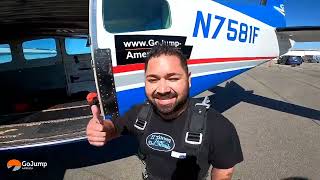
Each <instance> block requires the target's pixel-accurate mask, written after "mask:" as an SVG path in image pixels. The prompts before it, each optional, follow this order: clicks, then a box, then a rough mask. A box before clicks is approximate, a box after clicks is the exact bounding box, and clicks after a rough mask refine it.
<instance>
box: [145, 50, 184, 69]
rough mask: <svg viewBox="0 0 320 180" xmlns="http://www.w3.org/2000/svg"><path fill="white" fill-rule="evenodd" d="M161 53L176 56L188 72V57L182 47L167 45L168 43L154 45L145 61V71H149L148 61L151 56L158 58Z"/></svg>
mask: <svg viewBox="0 0 320 180" xmlns="http://www.w3.org/2000/svg"><path fill="white" fill-rule="evenodd" d="M161 55H167V56H176V57H178V59H179V60H180V64H181V67H182V69H183V70H184V71H185V72H186V73H187V74H188V73H189V70H188V64H187V58H186V56H184V55H183V53H182V52H181V51H180V49H178V48H176V47H173V46H167V45H157V46H154V47H153V48H152V49H151V50H150V52H149V53H148V55H147V57H146V59H145V62H144V71H145V72H146V71H147V67H148V62H149V60H150V59H151V58H156V57H159V56H161Z"/></svg>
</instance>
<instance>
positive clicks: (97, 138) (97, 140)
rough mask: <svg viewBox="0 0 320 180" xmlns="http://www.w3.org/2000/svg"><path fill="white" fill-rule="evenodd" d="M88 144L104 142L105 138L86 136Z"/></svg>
mask: <svg viewBox="0 0 320 180" xmlns="http://www.w3.org/2000/svg"><path fill="white" fill-rule="evenodd" d="M88 140H89V142H105V141H106V138H105V137H95V136H88Z"/></svg>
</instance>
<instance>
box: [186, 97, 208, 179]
mask: <svg viewBox="0 0 320 180" xmlns="http://www.w3.org/2000/svg"><path fill="white" fill-rule="evenodd" d="M193 101H194V102H191V106H192V107H191V108H190V113H191V114H189V117H190V119H189V125H188V126H187V127H186V129H185V132H186V136H185V148H186V151H187V154H189V155H191V156H195V157H196V158H197V160H196V161H197V164H199V166H200V167H201V171H200V172H199V174H198V179H205V177H206V176H207V172H208V169H209V167H210V164H209V163H208V153H209V150H208V148H209V146H208V140H207V138H206V137H204V135H205V133H206V128H207V125H206V123H207V112H208V110H209V108H210V104H209V102H210V100H209V97H205V98H204V100H203V101H202V102H199V101H198V102H197V101H196V100H193Z"/></svg>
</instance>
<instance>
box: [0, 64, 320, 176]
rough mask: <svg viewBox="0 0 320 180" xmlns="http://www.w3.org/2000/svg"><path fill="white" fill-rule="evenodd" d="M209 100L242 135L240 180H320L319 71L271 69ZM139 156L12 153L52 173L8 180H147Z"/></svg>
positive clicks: (113, 147)
mask: <svg viewBox="0 0 320 180" xmlns="http://www.w3.org/2000/svg"><path fill="white" fill-rule="evenodd" d="M206 95H210V100H211V103H212V104H213V106H214V107H215V108H216V109H217V110H218V111H220V112H222V113H223V115H224V116H226V117H227V118H228V119H229V120H230V121H231V122H232V123H233V124H234V125H235V127H236V129H237V132H238V134H239V138H240V141H241V146H242V151H243V154H244V161H243V162H241V163H240V164H238V165H236V168H235V173H234V175H233V179H236V180H238V179H241V180H247V179H253V180H256V179H257V180H260V179H263V180H264V179H268V180H269V179H270V180H273V179H286V180H289V179H292V180H293V179H302V180H311V179H312V180H317V179H320V64H316V63H303V64H302V65H301V66H297V67H291V66H287V65H278V64H275V63H274V62H271V63H265V64H263V65H261V66H258V67H256V68H254V69H251V70H249V71H247V72H246V73H243V74H241V75H240V76H237V77H235V78H233V79H231V80H229V81H227V82H224V83H222V84H220V85H219V86H217V87H215V88H213V89H211V90H209V91H207V92H204V93H203V94H201V95H199V96H198V97H202V96H206ZM135 148H136V142H134V141H132V139H130V137H121V138H120V139H118V140H114V141H112V142H110V143H109V144H108V145H106V146H105V147H102V148H96V147H93V146H91V145H89V144H88V143H87V142H80V143H77V144H67V145H64V146H58V147H51V148H47V149H43V148H38V149H34V150H32V151H31V150H30V151H27V152H26V151H23V152H22V151H19V152H11V154H6V155H5V156H6V158H8V157H16V158H20V159H21V158H27V159H29V160H30V159H33V160H45V161H46V162H47V163H48V166H47V167H46V170H41V172H40V171H38V172H37V171H34V172H33V174H32V172H29V173H24V174H23V172H20V174H19V176H18V175H13V174H12V173H13V172H10V173H11V174H10V176H8V179H18V178H20V177H23V178H24V179H26V178H28V177H31V178H32V179H35V178H36V177H39V179H64V180H91V179H92V180H93V179H94V180H102V179H103V180H122V179H130V180H140V179H141V171H142V169H143V165H142V163H141V162H140V161H139V160H138V158H137V157H136V156H135V155H133V154H134V152H135ZM17 153H18V154H19V153H20V154H19V155H18V154H17ZM35 154H36V155H35ZM164 166H165V164H164ZM0 168H1V167H0ZM37 173H38V174H39V175H35V174H37ZM0 177H1V173H0ZM0 179H1V178H0ZM207 179H210V178H209V177H208V178H207Z"/></svg>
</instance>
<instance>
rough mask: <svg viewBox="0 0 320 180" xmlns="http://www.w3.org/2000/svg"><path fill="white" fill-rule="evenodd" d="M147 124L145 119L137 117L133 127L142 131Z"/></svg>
mask: <svg viewBox="0 0 320 180" xmlns="http://www.w3.org/2000/svg"><path fill="white" fill-rule="evenodd" d="M146 126H147V121H144V120H140V119H139V118H137V120H136V122H135V123H134V127H135V128H137V129H139V130H141V131H143V130H144V129H145V128H146Z"/></svg>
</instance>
